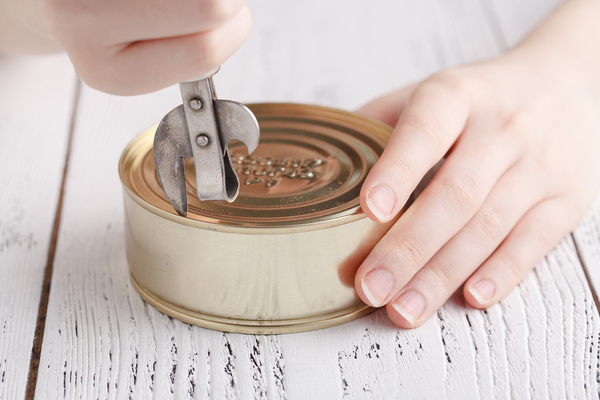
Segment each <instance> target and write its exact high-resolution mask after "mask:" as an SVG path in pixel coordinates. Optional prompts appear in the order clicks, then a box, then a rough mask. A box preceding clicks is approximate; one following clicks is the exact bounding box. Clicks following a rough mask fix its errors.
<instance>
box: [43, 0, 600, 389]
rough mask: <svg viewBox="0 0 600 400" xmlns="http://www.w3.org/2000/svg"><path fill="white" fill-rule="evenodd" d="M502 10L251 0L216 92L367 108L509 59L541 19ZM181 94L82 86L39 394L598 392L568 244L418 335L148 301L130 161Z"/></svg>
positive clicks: (597, 329) (584, 304)
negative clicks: (132, 235) (199, 314)
mask: <svg viewBox="0 0 600 400" xmlns="http://www.w3.org/2000/svg"><path fill="white" fill-rule="evenodd" d="M498 4H501V2H499V1H497V2H495V3H493V5H494V6H493V7H492V6H491V5H492V3H487V2H484V1H480V2H475V1H467V0H464V1H454V2H452V4H450V3H448V2H444V1H442V0H439V1H419V2H416V1H415V2H413V1H411V2H409V1H374V2H372V8H367V7H366V6H365V4H364V2H358V1H327V2H321V1H318V0H312V1H305V2H302V3H299V2H285V3H284V2H280V1H275V0H273V1H260V2H258V1H256V2H250V7H251V9H252V11H253V15H254V32H253V34H252V36H251V38H250V40H249V41H248V43H247V44H246V45H245V46H244V47H243V48H242V50H241V51H240V52H238V53H237V54H236V55H235V56H234V57H233V58H232V60H230V61H229V62H228V63H226V64H225V65H224V66H223V68H222V71H221V72H220V73H219V74H218V76H217V79H216V83H217V89H218V93H219V95H220V97H222V98H232V99H236V100H241V101H245V102H254V101H295V102H309V103H318V104H325V105H332V106H336V107H342V108H353V107H356V106H358V105H359V104H361V103H363V102H365V101H366V100H368V99H369V98H372V97H374V96H376V95H378V94H381V93H382V92H386V91H389V90H391V89H392V88H394V87H396V86H400V85H402V84H405V83H407V82H411V81H414V80H417V79H420V78H423V77H425V76H427V75H429V74H430V73H432V72H434V71H437V70H440V69H442V68H446V67H451V66H454V65H458V64H462V63H465V62H469V61H474V60H479V59H483V58H486V57H489V56H493V55H495V54H497V53H499V52H500V51H501V50H502V49H504V47H505V46H506V43H505V42H503V41H502V40H504V39H501V38H500V36H499V34H498V32H502V34H503V35H505V36H504V38H511V37H517V36H519V35H520V34H521V32H524V31H526V30H528V29H529V26H530V25H529V26H527V24H526V23H518V24H516V27H515V26H512V25H511V24H505V23H504V22H503V18H504V17H503V15H509V16H510V15H512V14H511V12H513V13H518V12H519V10H518V8H519V7H520V5H521V4H522V3H517V2H512V5H510V4H511V3H508V2H507V3H505V4H504V3H502V5H501V7H500V8H502V7H505V8H503V10H506V9H507V8H508V7H509V6H511V7H514V8H513V9H511V10H509V11H510V12H508V11H503V12H504V14H502V13H500V12H497V11H496V8H497V7H498ZM527 10H528V12H530V11H531V9H530V8H527ZM543 12H544V10H540V13H543ZM534 16H535V15H534ZM538 17H539V15H538ZM511 21H513V20H512V19H511ZM513 22H514V21H513ZM529 23H530V24H532V23H533V22H531V21H529ZM513 25H514V24H513ZM499 29H500V30H499ZM515 32H516V33H515ZM511 35H512V36H511ZM505 40H507V42H508V43H512V42H513V41H514V40H512V39H505ZM178 102H179V99H178V93H177V89H176V88H169V89H166V90H164V91H162V92H159V93H155V94H152V95H147V96H139V97H133V98H117V97H112V96H108V95H104V94H101V93H98V92H96V91H93V90H90V89H88V88H84V91H83V94H82V96H81V99H80V105H79V113H78V118H77V124H76V126H75V140H74V144H73V150H72V154H71V156H72V158H71V164H70V168H69V172H68V176H67V177H68V180H67V186H66V198H65V203H64V208H63V220H62V225H61V231H60V236H59V244H58V249H57V256H56V262H55V268H54V276H53V282H52V290H51V295H50V304H49V309H48V318H47V321H46V331H45V336H44V346H43V349H42V359H41V362H40V369H39V373H38V382H37V388H36V389H37V391H36V397H37V398H40V399H42V398H125V397H132V398H150V397H155V398H159V399H163V398H250V397H253V398H267V397H268V398H291V399H296V398H301V399H304V398H324V399H328V398H342V397H347V398H360V399H362V398H394V397H403V398H405V397H406V398H461V399H462V398H481V399H488V398H492V397H495V398H507V397H513V398H549V397H557V398H563V397H569V398H597V397H598V393H599V390H600V387H599V384H598V381H597V378H596V376H597V374H598V371H599V367H598V365H597V363H598V361H597V360H598V357H600V347H599V344H598V343H599V340H600V324H599V319H600V318H599V316H598V311H597V310H596V308H595V305H594V301H593V299H592V294H591V292H590V290H589V288H588V287H587V283H586V280H585V277H584V275H583V272H582V269H581V266H580V264H579V260H578V257H577V253H576V252H575V248H574V244H573V241H572V240H571V238H570V237H567V238H566V239H565V240H564V241H563V242H561V243H560V244H559V245H558V246H557V248H556V249H555V250H553V251H552V252H551V253H550V254H549V255H548V256H547V257H546V258H545V259H544V260H543V261H542V262H541V263H540V264H539V265H538V266H537V268H536V269H535V270H534V271H533V272H531V273H530V274H529V275H528V276H527V277H526V279H525V280H524V281H523V282H522V283H521V285H520V286H519V287H518V288H516V289H515V290H514V291H513V292H512V293H511V294H510V295H509V296H508V297H507V298H506V299H505V300H504V301H502V303H501V304H498V305H496V306H494V307H491V308H490V309H488V310H487V311H485V312H482V311H477V310H473V309H469V308H466V307H465V306H464V304H463V303H462V300H461V299H460V297H456V298H454V299H452V301H450V302H449V303H448V304H446V305H445V306H444V307H443V308H442V309H441V310H440V312H439V313H438V314H437V315H436V316H434V317H433V318H432V319H431V320H430V321H428V322H427V323H426V324H425V325H424V326H422V327H421V328H419V329H416V330H411V331H403V330H400V329H398V328H396V327H394V326H393V325H392V324H391V323H390V321H389V320H388V319H387V317H386V316H385V314H384V313H383V312H382V311H378V312H376V313H374V314H372V315H371V316H368V317H365V318H362V319H359V320H357V321H354V322H351V323H348V324H344V325H341V326H337V327H333V328H329V329H325V330H321V331H316V332H307V333H302V334H294V335H281V336H253V335H237V334H226V333H220V332H214V331H210V330H206V329H202V328H199V327H195V326H190V325H187V324H184V323H182V322H180V321H177V320H173V319H171V318H168V317H166V316H164V315H162V314H160V313H159V312H157V311H156V310H154V309H153V308H151V307H150V306H148V305H146V304H145V303H143V302H142V301H141V299H140V298H139V296H138V295H137V294H136V293H135V291H134V290H133V288H132V287H131V284H130V282H129V279H128V272H127V264H126V261H125V255H124V248H123V228H122V225H123V215H122V205H121V188H120V184H119V181H118V177H117V161H118V157H119V154H120V152H121V150H122V149H123V147H124V146H125V145H126V143H127V142H128V141H129V140H130V139H131V138H132V136H133V134H134V133H136V132H139V131H140V130H141V129H143V128H144V127H146V126H147V125H149V124H151V123H153V122H155V121H157V120H158V119H159V118H160V117H162V115H164V114H165V113H166V112H167V111H168V110H169V109H170V108H172V107H174V106H175V105H176V104H178ZM584 234H585V233H584ZM592 247H593V245H592Z"/></svg>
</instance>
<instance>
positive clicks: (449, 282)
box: [355, 51, 600, 328]
mask: <svg viewBox="0 0 600 400" xmlns="http://www.w3.org/2000/svg"><path fill="white" fill-rule="evenodd" d="M534 60H536V58H535V57H531V56H530V54H529V53H528V52H526V51H517V52H514V53H510V54H508V55H505V56H503V57H500V58H498V59H495V60H493V61H488V62H486V63H482V64H477V65H472V66H467V67H461V68H457V69H454V70H450V71H446V72H442V73H439V74H436V75H434V76H432V77H431V78H429V79H427V80H425V81H424V82H422V83H420V84H418V85H414V86H411V87H409V88H406V89H403V90H400V91H397V92H395V93H392V94H390V95H388V96H385V97H383V98H380V99H378V100H375V101H374V102H372V103H371V104H369V105H367V106H365V107H364V108H362V110H360V111H361V112H363V113H366V114H368V115H371V116H373V117H375V118H378V119H380V120H382V121H384V122H386V123H388V124H390V125H392V126H394V125H395V129H394V132H393V134H392V137H391V139H390V141H389V143H388V145H387V147H386V149H385V151H384V153H383V154H382V156H381V158H380V160H379V161H378V162H377V163H376V165H375V166H374V167H373V169H372V170H371V172H370V174H369V176H368V177H367V179H366V181H365V183H364V185H363V188H362V192H361V206H362V208H363V210H364V211H365V213H366V214H367V215H368V216H369V217H370V218H372V219H373V220H375V221H379V222H386V221H389V220H391V219H392V218H394V216H395V215H396V214H397V213H398V212H399V211H400V210H401V209H402V207H403V206H404V204H405V203H406V201H407V200H408V198H409V196H410V194H411V192H412V191H413V190H414V189H415V187H416V186H417V184H418V183H419V181H420V180H421V179H422V178H423V176H424V175H425V174H426V172H427V171H428V170H429V169H430V168H431V167H432V166H434V165H435V164H436V163H438V161H439V160H440V159H442V157H444V156H445V155H446V157H447V158H446V160H445V162H444V163H443V165H442V166H441V168H440V170H439V171H438V172H437V174H436V175H435V177H434V178H433V180H432V181H431V183H430V184H429V185H428V187H427V188H426V189H425V190H424V191H423V193H421V195H420V196H419V197H418V198H417V199H416V201H415V202H414V203H413V204H412V205H411V206H410V208H409V209H408V210H407V211H406V212H405V213H404V215H402V216H401V217H400V219H399V220H398V221H397V222H396V223H395V225H394V226H393V227H392V228H391V229H390V231H389V232H388V233H387V234H386V235H385V236H384V237H383V238H382V239H381V241H380V242H379V243H378V244H377V245H376V246H375V248H374V249H373V250H372V252H371V253H370V255H369V256H368V257H367V258H366V259H365V260H364V262H363V264H362V265H361V266H360V268H359V270H358V272H357V274H356V278H355V286H356V290H357V292H358V294H359V296H360V297H361V299H362V300H363V301H365V302H366V303H368V304H370V305H372V306H375V307H381V306H384V305H387V313H388V315H389V317H390V318H391V320H392V321H393V322H394V323H395V324H396V325H398V326H400V327H403V328H412V327H416V326H419V325H421V324H423V323H424V322H425V321H426V320H427V319H428V318H429V317H430V316H431V315H432V314H433V313H435V312H436V311H437V310H438V309H439V308H440V307H441V306H442V305H443V304H444V303H445V302H446V300H447V299H448V298H449V297H450V296H451V295H452V294H453V293H454V292H455V291H456V290H457V289H458V288H459V287H460V286H461V285H463V283H464V296H465V299H466V301H467V302H468V303H469V304H470V305H471V306H473V307H476V308H485V307H488V306H490V305H492V304H494V303H496V302H498V301H499V300H501V299H502V298H504V297H505V296H506V295H507V294H508V293H509V292H510V290H511V289H512V288H514V287H515V286H516V285H517V284H518V283H519V281H521V279H522V278H523V277H524V276H525V274H526V273H527V272H528V271H529V270H530V269H531V268H533V267H534V265H535V264H536V263H537V262H538V261H539V260H540V259H541V258H542V257H543V256H544V255H545V254H546V253H547V252H548V251H549V250H550V249H551V248H552V247H553V246H554V245H555V244H556V243H557V242H558V241H559V240H560V239H561V238H562V237H563V236H564V235H565V234H567V233H568V232H569V231H570V230H571V229H572V228H573V227H574V226H575V224H576V223H577V222H578V221H579V220H580V219H581V217H582V216H583V214H584V213H585V211H586V210H587V208H588V206H589V204H590V203H591V201H592V199H593V197H594V195H595V193H596V192H597V190H598V187H599V185H600V154H599V151H600V88H599V87H597V86H594V84H597V80H595V81H594V84H592V81H593V80H586V79H583V78H582V75H581V73H580V71H579V72H578V71H571V70H569V69H568V67H569V65H565V63H560V62H557V63H554V62H553V60H540V63H539V64H538V63H537V62H535V61H534ZM552 65H554V66H556V67H550V66H552ZM558 66H560V68H559V67H558ZM465 282H466V283H465Z"/></svg>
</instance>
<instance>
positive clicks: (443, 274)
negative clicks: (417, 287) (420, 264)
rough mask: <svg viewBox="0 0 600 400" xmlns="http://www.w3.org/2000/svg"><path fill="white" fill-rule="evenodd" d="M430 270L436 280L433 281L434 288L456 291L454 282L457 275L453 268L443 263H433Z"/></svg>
mask: <svg viewBox="0 0 600 400" xmlns="http://www.w3.org/2000/svg"><path fill="white" fill-rule="evenodd" d="M429 271H430V273H431V274H432V275H433V279H434V281H433V282H431V285H432V286H433V287H434V288H437V289H439V290H440V291H443V292H446V293H447V292H454V290H455V289H456V288H455V286H456V285H455V284H454V282H455V279H454V278H455V277H454V274H452V268H448V266H443V265H435V266H433V265H432V266H431V268H430V269H429Z"/></svg>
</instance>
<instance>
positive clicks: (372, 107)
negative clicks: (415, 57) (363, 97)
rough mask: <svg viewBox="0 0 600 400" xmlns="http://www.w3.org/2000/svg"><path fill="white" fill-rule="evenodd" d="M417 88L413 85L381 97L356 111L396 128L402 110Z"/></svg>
mask: <svg viewBox="0 0 600 400" xmlns="http://www.w3.org/2000/svg"><path fill="white" fill-rule="evenodd" d="M415 86H416V85H411V86H408V87H405V88H403V89H400V90H396V91H394V92H392V93H389V94H387V95H385V96H382V97H379V98H377V99H375V100H373V101H371V102H370V103H367V104H365V105H364V106H362V107H361V108H359V109H358V110H356V112H358V113H361V114H365V115H368V116H369V117H372V118H375V119H378V120H379V121H381V122H383V123H386V124H388V125H389V126H396V124H397V123H398V118H400V114H402V110H404V107H405V106H406V103H407V102H408V97H409V96H410V94H411V93H412V91H413V90H414V89H415Z"/></svg>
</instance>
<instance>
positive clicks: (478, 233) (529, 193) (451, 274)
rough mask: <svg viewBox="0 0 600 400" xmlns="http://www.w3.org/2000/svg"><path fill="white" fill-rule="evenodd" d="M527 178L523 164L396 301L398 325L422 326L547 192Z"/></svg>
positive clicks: (509, 173) (501, 182) (391, 312)
mask: <svg viewBox="0 0 600 400" xmlns="http://www.w3.org/2000/svg"><path fill="white" fill-rule="evenodd" d="M527 178H528V177H527V176H526V175H525V172H524V171H523V168H522V167H519V166H518V165H517V166H515V167H512V168H511V169H510V170H509V171H507V172H506V173H505V174H504V175H503V176H502V177H501V178H500V180H499V181H498V183H497V185H496V186H495V187H494V189H493V190H492V192H491V193H490V195H489V196H488V198H487V199H486V200H485V203H484V204H483V206H482V207H481V208H480V209H479V210H478V211H477V213H476V214H475V216H474V217H473V218H472V219H471V220H470V221H469V223H468V224H467V225H466V226H465V227H464V228H463V229H461V230H460V232H458V233H457V234H456V235H455V236H454V237H452V239H450V241H449V242H448V243H446V244H445V245H444V246H443V247H442V248H441V249H440V250H439V251H438V252H437V253H436V254H435V255H434V256H433V257H432V258H431V260H430V261H429V262H428V263H427V264H426V265H425V266H424V267H423V268H421V269H420V270H419V271H418V272H417V273H416V275H415V276H414V277H413V278H412V279H411V281H410V282H409V283H408V284H407V285H406V286H405V287H404V288H402V290H401V291H400V293H399V294H398V295H397V296H396V298H395V300H393V301H391V302H390V304H389V305H388V314H389V316H390V319H392V321H394V323H396V324H397V325H398V326H401V327H403V328H411V327H416V326H419V325H421V324H422V323H423V322H424V321H426V320H427V319H428V318H429V317H430V316H431V315H432V314H433V313H435V312H436V311H437V310H438V309H439V308H440V307H441V306H442V305H443V304H444V303H445V302H446V301H447V300H448V299H449V298H450V297H451V296H452V294H454V293H455V292H456V290H457V289H458V288H459V287H460V286H461V285H462V284H463V283H464V282H465V281H466V280H467V278H469V276H470V275H471V274H472V273H473V272H474V271H475V270H476V269H477V268H478V267H479V266H480V265H481V264H483V263H484V262H485V260H486V259H487V258H488V257H489V256H490V254H492V253H493V252H494V251H495V250H496V248H497V247H498V246H499V245H500V243H502V241H503V239H504V238H505V237H506V236H507V235H508V234H509V233H510V231H511V229H512V228H513V227H514V226H515V225H516V224H517V223H518V221H519V220H520V219H521V218H522V217H523V215H524V214H525V213H527V211H528V210H529V209H530V208H531V207H532V205H534V204H535V203H536V201H537V199H539V198H540V196H541V195H542V192H543V188H541V187H537V186H535V187H531V185H530V184H529V182H532V179H527ZM530 178H531V177H530Z"/></svg>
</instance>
